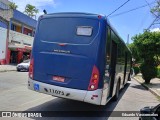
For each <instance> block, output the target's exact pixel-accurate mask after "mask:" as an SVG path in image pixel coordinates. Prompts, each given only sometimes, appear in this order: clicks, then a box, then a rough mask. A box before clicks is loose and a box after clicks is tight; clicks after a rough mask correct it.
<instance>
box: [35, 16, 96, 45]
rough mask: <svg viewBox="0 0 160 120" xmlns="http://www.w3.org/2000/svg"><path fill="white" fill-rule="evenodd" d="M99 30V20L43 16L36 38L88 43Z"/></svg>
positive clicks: (48, 40) (47, 40)
mask: <svg viewBox="0 0 160 120" xmlns="http://www.w3.org/2000/svg"><path fill="white" fill-rule="evenodd" d="M98 30H99V21H98V20H97V19H89V18H63V17H60V18H44V19H42V20H40V22H39V27H38V38H39V40H41V41H43V42H53V43H54V42H56V43H74V44H89V43H90V42H92V40H94V38H95V37H96V35H97V34H98Z"/></svg>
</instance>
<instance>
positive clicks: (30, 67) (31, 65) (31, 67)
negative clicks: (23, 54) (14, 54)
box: [29, 58, 34, 79]
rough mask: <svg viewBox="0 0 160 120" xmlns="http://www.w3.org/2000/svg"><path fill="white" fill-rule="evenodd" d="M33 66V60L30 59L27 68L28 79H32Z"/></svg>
mask: <svg viewBox="0 0 160 120" xmlns="http://www.w3.org/2000/svg"><path fill="white" fill-rule="evenodd" d="M33 64H34V59H33V58H32V59H31V61H30V66H29V77H30V78H31V79H33Z"/></svg>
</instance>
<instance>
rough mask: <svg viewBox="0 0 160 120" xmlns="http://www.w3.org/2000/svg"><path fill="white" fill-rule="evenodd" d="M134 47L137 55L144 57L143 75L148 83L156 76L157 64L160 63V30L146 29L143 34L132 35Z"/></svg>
mask: <svg viewBox="0 0 160 120" xmlns="http://www.w3.org/2000/svg"><path fill="white" fill-rule="evenodd" d="M132 40H133V44H132V48H134V49H136V52H135V51H134V53H136V54H135V55H138V57H139V58H141V59H143V64H142V66H141V73H142V77H143V78H144V79H145V82H146V83H149V82H150V80H151V79H152V78H154V77H156V72H155V71H156V70H155V66H157V65H158V64H159V63H160V59H159V57H160V32H150V31H145V32H144V33H143V34H139V35H135V36H134V37H132Z"/></svg>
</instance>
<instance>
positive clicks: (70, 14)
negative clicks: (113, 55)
mask: <svg viewBox="0 0 160 120" xmlns="http://www.w3.org/2000/svg"><path fill="white" fill-rule="evenodd" d="M99 16H100V17H101V19H103V20H105V21H107V24H108V25H109V26H110V27H111V29H112V30H113V31H114V33H115V34H116V35H117V36H118V37H119V39H120V40H121V41H122V42H123V43H124V44H125V42H124V40H123V39H122V38H121V37H120V35H119V34H118V32H117V31H116V29H115V28H114V27H113V26H112V24H111V23H110V21H109V20H108V19H107V17H106V15H103V14H94V13H85V12H59V13H51V14H44V15H41V16H40V18H51V17H84V18H92V19H99ZM125 46H126V44H125ZM126 47H127V46H126ZM127 48H128V47H127ZM128 50H129V48H128ZM129 51H130V50H129Z"/></svg>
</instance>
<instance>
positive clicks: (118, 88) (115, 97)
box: [113, 82, 120, 101]
mask: <svg viewBox="0 0 160 120" xmlns="http://www.w3.org/2000/svg"><path fill="white" fill-rule="evenodd" d="M119 90H120V82H118V84H117V87H116V94H115V95H114V97H113V100H114V101H117V100H118V97H119Z"/></svg>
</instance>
